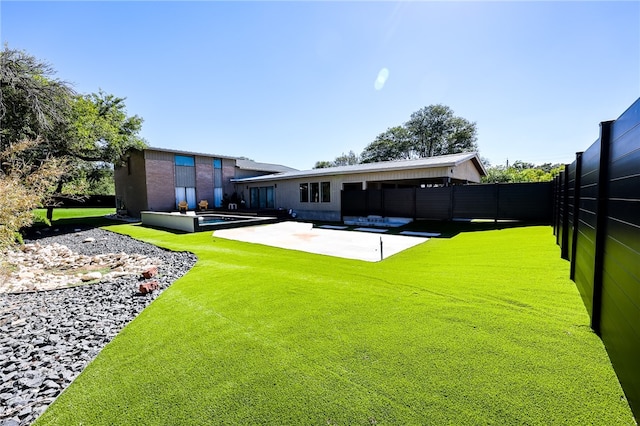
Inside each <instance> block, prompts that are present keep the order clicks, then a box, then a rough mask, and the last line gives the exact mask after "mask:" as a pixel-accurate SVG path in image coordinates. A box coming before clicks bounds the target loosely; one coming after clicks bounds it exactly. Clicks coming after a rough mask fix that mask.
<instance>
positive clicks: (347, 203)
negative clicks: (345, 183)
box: [340, 190, 368, 216]
mask: <svg viewBox="0 0 640 426" xmlns="http://www.w3.org/2000/svg"><path fill="white" fill-rule="evenodd" d="M340 198H341V200H340V201H341V206H342V215H343V216H363V215H367V214H368V213H367V191H365V190H360V191H357V190H355V191H342V192H341V195H340Z"/></svg>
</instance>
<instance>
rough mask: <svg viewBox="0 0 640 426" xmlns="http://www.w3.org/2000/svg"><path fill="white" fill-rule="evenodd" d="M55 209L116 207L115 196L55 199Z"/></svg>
mask: <svg viewBox="0 0 640 426" xmlns="http://www.w3.org/2000/svg"><path fill="white" fill-rule="evenodd" d="M53 203H54V204H53V205H54V206H55V207H61V208H66V207H113V208H115V207H116V196H115V195H84V196H80V197H78V198H75V197H54V199H53Z"/></svg>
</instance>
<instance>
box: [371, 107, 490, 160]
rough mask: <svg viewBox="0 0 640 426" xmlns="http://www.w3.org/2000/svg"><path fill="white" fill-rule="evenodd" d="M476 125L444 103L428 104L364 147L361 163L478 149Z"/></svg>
mask: <svg viewBox="0 0 640 426" xmlns="http://www.w3.org/2000/svg"><path fill="white" fill-rule="evenodd" d="M476 133H477V130H476V124H475V123H472V122H470V121H468V120H466V119H465V118H462V117H457V116H455V115H454V113H453V110H452V109H451V108H449V107H448V106H446V105H440V104H437V105H429V106H426V107H424V108H422V109H420V110H418V111H416V112H414V113H413V114H411V117H410V118H409V121H407V122H406V123H404V125H402V126H396V127H392V128H389V129H387V130H386V131H385V132H383V133H381V134H380V135H378V136H377V137H376V139H375V140H374V141H373V142H372V143H371V144H369V145H368V146H367V147H365V149H364V151H363V152H362V154H361V157H362V162H363V163H373V162H378V161H387V160H399V159H410V158H424V157H433V156H438V155H447V154H457V153H460V152H470V151H477V149H478V146H477V143H476V140H477V136H476Z"/></svg>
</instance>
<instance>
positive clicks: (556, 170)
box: [482, 161, 564, 183]
mask: <svg viewBox="0 0 640 426" xmlns="http://www.w3.org/2000/svg"><path fill="white" fill-rule="evenodd" d="M486 169H487V176H484V177H483V178H482V182H483V183H520V182H548V181H551V180H553V178H554V177H556V176H557V175H558V174H560V172H561V171H562V170H564V165H563V164H551V163H545V164H542V165H539V166H536V165H534V164H531V163H525V162H522V161H516V162H514V163H513V164H512V165H510V166H502V165H500V166H489V167H486Z"/></svg>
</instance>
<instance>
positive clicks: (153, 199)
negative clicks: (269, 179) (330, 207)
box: [114, 148, 295, 217]
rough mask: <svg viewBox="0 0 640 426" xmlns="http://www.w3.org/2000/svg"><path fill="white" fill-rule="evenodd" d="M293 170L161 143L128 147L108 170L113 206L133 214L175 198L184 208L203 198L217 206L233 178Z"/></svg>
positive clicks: (171, 204)
mask: <svg viewBox="0 0 640 426" xmlns="http://www.w3.org/2000/svg"><path fill="white" fill-rule="evenodd" d="M294 170H295V169H292V168H290V167H285V166H281V165H278V164H268V163H257V162H254V161H251V160H247V159H243V158H237V157H229V156H222V155H211V154H202V153H196V152H189V151H178V150H172V149H163V148H147V149H144V150H129V151H128V152H127V153H126V155H125V157H124V158H123V163H122V164H121V165H119V166H116V167H115V170H114V178H115V187H116V208H117V209H118V211H126V212H127V214H128V215H130V216H133V217H139V216H140V212H141V211H144V210H152V211H172V210H178V205H179V204H180V203H181V202H185V203H186V204H187V208H188V209H196V208H197V206H198V204H199V203H200V202H201V201H203V200H204V201H206V203H207V204H208V206H209V208H214V207H222V202H223V198H224V197H225V195H226V196H227V197H232V196H233V194H235V193H236V184H235V183H233V182H232V180H233V179H236V178H249V177H259V176H262V175H266V174H273V173H286V172H291V171H294ZM236 197H239V198H241V197H242V194H239V193H238V194H236Z"/></svg>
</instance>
